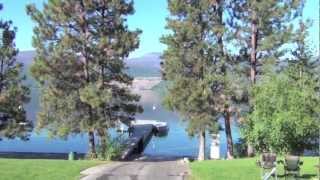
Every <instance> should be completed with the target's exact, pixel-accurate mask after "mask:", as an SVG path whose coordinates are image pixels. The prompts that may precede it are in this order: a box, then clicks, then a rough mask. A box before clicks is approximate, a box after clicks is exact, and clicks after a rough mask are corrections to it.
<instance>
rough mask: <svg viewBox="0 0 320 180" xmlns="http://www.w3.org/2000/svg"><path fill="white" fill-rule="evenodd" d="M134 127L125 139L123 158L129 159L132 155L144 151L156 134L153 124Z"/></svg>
mask: <svg viewBox="0 0 320 180" xmlns="http://www.w3.org/2000/svg"><path fill="white" fill-rule="evenodd" d="M132 129H133V131H132V133H131V135H130V136H129V138H128V139H127V140H126V141H125V146H126V148H125V150H124V151H123V153H122V155H121V158H120V159H121V160H129V159H130V158H131V157H132V155H134V154H140V153H142V152H143V150H144V148H145V147H146V146H147V145H148V143H149V141H150V139H151V137H152V135H153V134H154V126H153V125H152V124H143V125H134V126H133V128H132Z"/></svg>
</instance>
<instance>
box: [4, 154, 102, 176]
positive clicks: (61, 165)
mask: <svg viewBox="0 0 320 180" xmlns="http://www.w3.org/2000/svg"><path fill="white" fill-rule="evenodd" d="M101 163H103V162H101V161H87V160H77V161H67V160H43V159H0V172H1V175H0V179H1V180H44V179H45V180H62V179H63V180H74V179H79V177H80V171H82V170H84V169H86V168H89V167H91V166H95V165H98V164H101Z"/></svg>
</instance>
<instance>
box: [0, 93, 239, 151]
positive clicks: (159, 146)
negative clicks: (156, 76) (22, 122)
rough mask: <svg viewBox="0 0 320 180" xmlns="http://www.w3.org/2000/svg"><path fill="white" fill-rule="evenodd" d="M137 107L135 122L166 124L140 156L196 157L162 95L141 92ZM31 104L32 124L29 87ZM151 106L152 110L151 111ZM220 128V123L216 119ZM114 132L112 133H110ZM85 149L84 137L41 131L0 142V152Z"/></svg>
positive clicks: (194, 142)
mask: <svg viewBox="0 0 320 180" xmlns="http://www.w3.org/2000/svg"><path fill="white" fill-rule="evenodd" d="M139 94H140V95H141V101H140V103H141V105H142V106H143V108H144V112H143V113H142V114H138V115H137V116H136V118H137V119H155V120H160V121H166V122H167V123H168V124H169V128H170V130H169V133H168V135H167V136H166V137H152V139H151V141H150V143H149V144H148V146H147V147H146V149H145V151H144V154H148V155H170V156H196V155H197V151H198V138H197V137H189V136H188V134H187V132H186V131H185V128H186V125H187V124H186V122H183V121H181V119H180V117H179V115H178V114H177V113H174V112H170V111H168V110H166V109H165V108H164V107H163V106H162V105H161V101H162V96H161V95H159V93H156V92H154V91H152V90H141V91H139ZM31 95H32V99H31V102H30V103H29V104H28V105H26V110H27V117H28V118H29V119H32V120H34V121H35V119H36V113H37V110H38V109H39V103H38V100H39V93H38V90H37V89H36V88H32V91H31ZM153 106H155V107H156V109H155V110H153ZM219 121H220V123H221V125H222V126H224V123H223V120H222V119H220V120H219ZM113 133H114V131H113ZM232 133H233V134H232V135H233V139H234V141H237V139H238V138H239V131H238V128H237V125H236V123H234V122H232ZM220 142H221V144H220V145H221V146H220V154H221V157H225V156H226V143H225V142H226V139H225V133H224V131H221V132H220ZM209 146H210V136H208V135H207V140H206V151H207V152H208V153H207V154H209ZM87 150H88V139H87V135H86V134H83V135H75V136H70V137H69V138H68V139H67V140H63V139H49V138H48V136H47V133H46V132H45V130H44V131H43V132H41V133H39V134H37V133H35V132H33V133H32V134H31V137H30V140H29V141H21V140H19V139H15V140H6V139H5V140H3V141H0V151H2V152H8V151H10V152H51V153H67V152H70V151H75V152H79V153H85V152H87Z"/></svg>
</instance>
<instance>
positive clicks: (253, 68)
mask: <svg viewBox="0 0 320 180" xmlns="http://www.w3.org/2000/svg"><path fill="white" fill-rule="evenodd" d="M257 42H258V28H257V15H256V13H255V12H253V16H252V21H251V57H250V79H251V85H252V86H253V85H254V84H255V83H256V76H257ZM247 154H248V156H249V157H252V156H254V149H253V147H252V145H251V144H250V143H248V148H247Z"/></svg>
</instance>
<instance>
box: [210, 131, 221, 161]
mask: <svg viewBox="0 0 320 180" xmlns="http://www.w3.org/2000/svg"><path fill="white" fill-rule="evenodd" d="M211 136H212V139H211V146H210V159H220V135H219V133H218V134H211Z"/></svg>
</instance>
